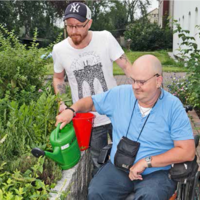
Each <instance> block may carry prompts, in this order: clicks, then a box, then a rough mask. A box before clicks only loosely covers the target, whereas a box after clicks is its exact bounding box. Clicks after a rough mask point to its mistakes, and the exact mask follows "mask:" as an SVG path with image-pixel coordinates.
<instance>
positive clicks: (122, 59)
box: [115, 54, 131, 77]
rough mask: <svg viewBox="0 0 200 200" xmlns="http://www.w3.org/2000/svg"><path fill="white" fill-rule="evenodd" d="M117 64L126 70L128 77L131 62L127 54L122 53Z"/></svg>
mask: <svg viewBox="0 0 200 200" xmlns="http://www.w3.org/2000/svg"><path fill="white" fill-rule="evenodd" d="M115 62H116V63H117V65H118V66H119V67H120V68H121V69H122V70H123V71H124V73H125V74H126V76H127V77H129V76H130V69H131V62H130V61H129V59H128V58H127V56H126V55H125V54H122V55H121V56H120V58H119V59H117V60H116V61H115Z"/></svg>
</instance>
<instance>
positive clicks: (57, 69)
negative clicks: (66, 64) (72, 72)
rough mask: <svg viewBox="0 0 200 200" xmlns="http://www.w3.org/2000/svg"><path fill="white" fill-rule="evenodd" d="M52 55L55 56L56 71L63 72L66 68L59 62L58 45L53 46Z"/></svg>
mask: <svg viewBox="0 0 200 200" xmlns="http://www.w3.org/2000/svg"><path fill="white" fill-rule="evenodd" d="M52 57H53V63H54V72H56V73H61V72H62V71H63V70H64V68H63V66H62V65H61V63H60V62H59V56H58V55H57V52H56V46H54V47H53V51H52Z"/></svg>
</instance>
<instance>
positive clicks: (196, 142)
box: [194, 135, 199, 148]
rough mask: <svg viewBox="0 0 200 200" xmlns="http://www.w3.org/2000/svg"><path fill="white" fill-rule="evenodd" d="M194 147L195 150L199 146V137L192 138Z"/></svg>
mask: <svg viewBox="0 0 200 200" xmlns="http://www.w3.org/2000/svg"><path fill="white" fill-rule="evenodd" d="M194 142H195V147H196V148H197V147H198V145H199V135H195V136H194Z"/></svg>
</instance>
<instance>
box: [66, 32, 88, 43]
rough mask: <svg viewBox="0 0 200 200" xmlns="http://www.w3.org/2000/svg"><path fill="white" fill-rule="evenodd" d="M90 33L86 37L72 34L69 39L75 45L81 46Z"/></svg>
mask: <svg viewBox="0 0 200 200" xmlns="http://www.w3.org/2000/svg"><path fill="white" fill-rule="evenodd" d="M87 34H88V33H85V34H84V35H81V34H73V35H72V34H71V35H69V37H70V38H71V39H72V41H73V43H74V44H75V45H79V44H81V42H82V41H83V40H84V39H85V38H86V36H87Z"/></svg>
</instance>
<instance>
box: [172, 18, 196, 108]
mask: <svg viewBox="0 0 200 200" xmlns="http://www.w3.org/2000/svg"><path fill="white" fill-rule="evenodd" d="M174 25H175V31H174V32H175V33H178V37H179V38H180V40H181V43H180V48H179V52H180V53H179V56H180V57H181V60H182V62H183V64H184V66H186V68H187V69H188V72H187V77H188V81H189V83H190V84H189V85H188V94H189V103H190V104H191V105H193V106H194V107H198V108H200V87H199V85H200V49H198V45H197V42H196V39H195V38H194V37H192V36H190V32H189V31H188V30H183V29H182V28H181V26H180V24H178V23H177V21H176V20H175V21H174ZM196 28H197V29H198V30H200V26H197V27H196ZM198 36H199V37H200V33H198Z"/></svg>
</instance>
